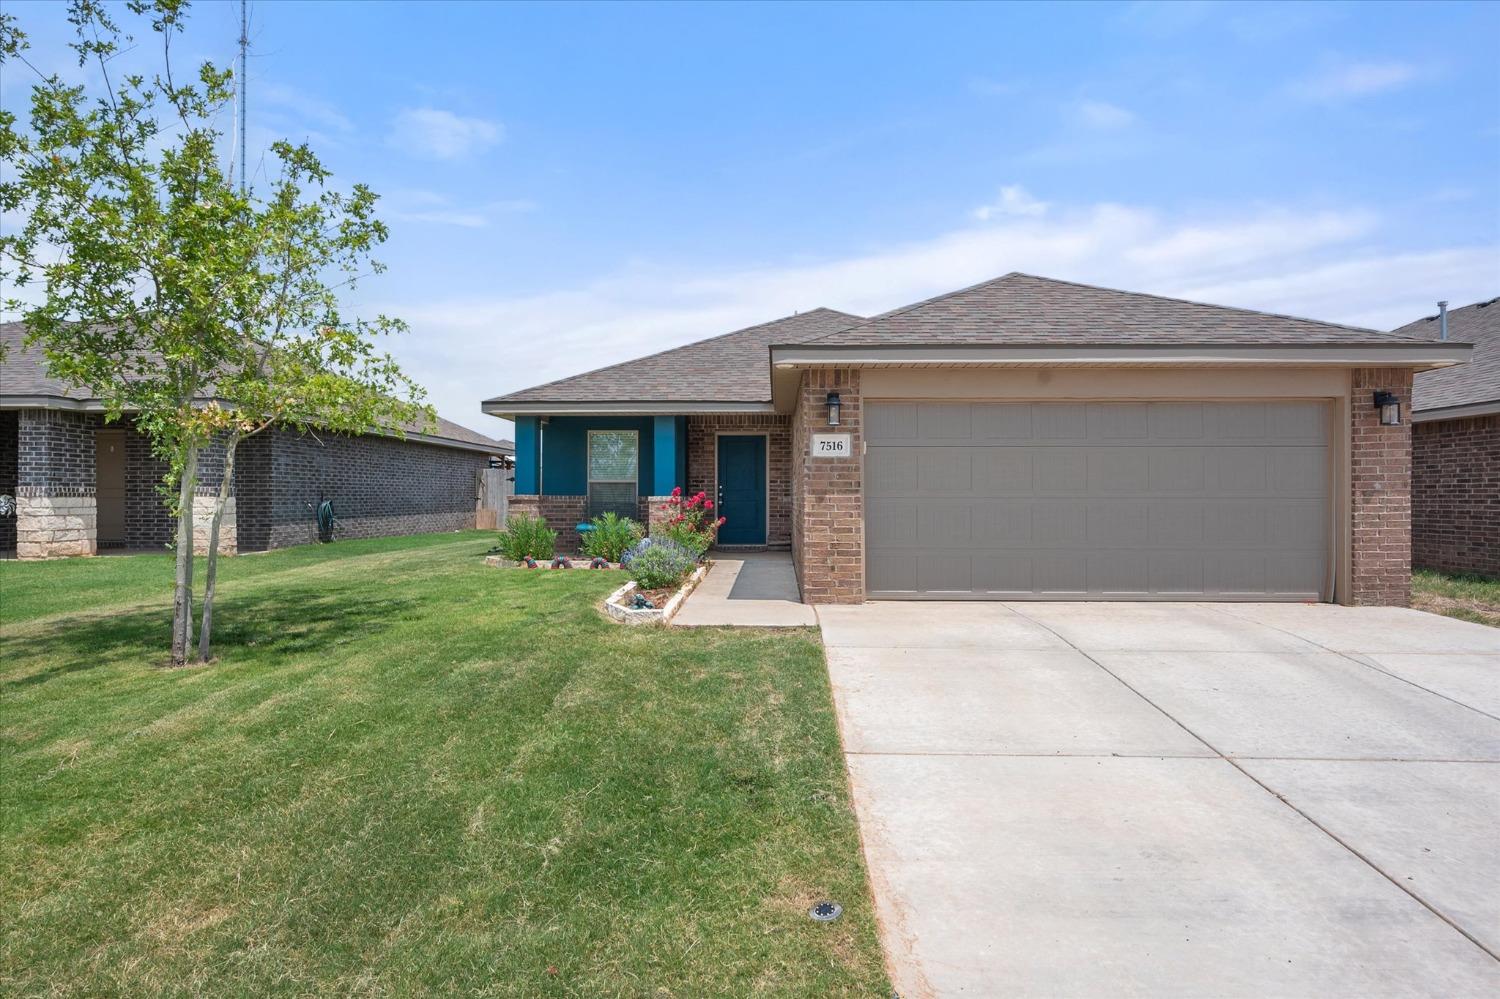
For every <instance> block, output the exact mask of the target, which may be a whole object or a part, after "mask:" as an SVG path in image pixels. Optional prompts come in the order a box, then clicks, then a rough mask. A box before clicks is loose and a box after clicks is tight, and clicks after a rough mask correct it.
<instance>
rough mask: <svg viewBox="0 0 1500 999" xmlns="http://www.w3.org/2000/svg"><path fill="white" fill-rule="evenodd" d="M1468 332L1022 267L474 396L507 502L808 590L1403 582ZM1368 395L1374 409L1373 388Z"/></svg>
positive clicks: (1198, 594)
mask: <svg viewBox="0 0 1500 999" xmlns="http://www.w3.org/2000/svg"><path fill="white" fill-rule="evenodd" d="M1468 355H1469V348H1468V347H1467V346H1465V345H1463V344H1460V343H1456V342H1448V343H1437V342H1433V341H1432V340H1430V339H1428V338H1425V337H1416V336H1410V335H1399V334H1391V333H1382V332H1377V331H1374V330H1367V329H1358V328H1354V327H1349V326H1340V325H1337V324H1334V323H1325V322H1318V321H1314V320H1309V319H1297V318H1293V317H1290V316H1281V315H1271V314H1267V313H1261V312H1251V311H1247V310H1244V309H1231V308H1223V307H1218V306H1213V305H1203V304H1199V303H1196V302H1187V301H1180V300H1177V299H1170V298H1161V297H1158V296H1154V295H1142V294H1135V293H1131V292H1123V291H1112V290H1109V289H1105V288H1097V287H1092V286H1088V285H1082V284H1074V283H1071V282H1067V281H1056V280H1050V279H1047V278H1041V277H1034V276H1031V275H1026V274H1007V275H1005V276H1003V277H1000V278H997V279H995V280H992V281H988V282H985V283H983V284H979V285H975V286H973V287H971V288H965V289H962V290H959V291H955V292H952V293H950V294H946V295H941V296H938V297H936V298H932V299H928V300H927V301H923V302H918V303H916V304H915V305H909V306H906V307H904V308H900V309H895V310H893V311H891V312H887V313H885V314H883V315H879V316H875V317H874V318H870V319H860V318H858V317H855V316H851V315H848V314H845V313H840V312H835V311H832V310H830V309H815V310H813V311H811V312H806V313H801V314H798V315H794V316H788V317H786V318H784V319H779V320H776V321H774V322H770V323H765V324H763V325H760V326H752V327H750V328H748V329H744V330H740V331H738V332H734V333H729V334H726V335H724V336H720V337H716V338H714V339H709V340H704V341H701V342H699V343H694V344H689V345H688V346H685V347H680V348H677V349H675V350H668V351H664V352H662V353H659V354H654V355H652V356H650V357H645V358H641V359H640V360H635V361H629V362H626V363H624V364H617V365H614V366H612V367H607V368H603V369H600V370H598V371H593V372H589V373H587V374H582V375H577V376H574V377H571V378H564V379H562V380H560V381H554V382H551V383H549V384H546V385H540V386H537V387H535V388H529V389H524V390H522V391H519V392H514V393H511V394H509V395H503V396H499V397H497V398H494V399H490V400H488V401H486V402H484V403H483V409H484V411H485V412H486V413H490V414H493V415H496V416H503V417H506V418H509V419H512V420H514V421H515V423H516V496H515V497H514V498H513V500H512V509H513V510H517V511H520V510H531V511H535V512H536V513H538V514H540V515H541V516H543V517H545V518H546V519H547V520H548V521H549V522H550V523H551V525H552V526H553V527H554V528H555V529H556V530H558V531H559V532H560V533H561V534H562V536H563V544H571V543H575V542H576V540H577V538H576V534H574V533H573V526H574V525H575V524H576V523H577V522H578V521H579V520H581V519H582V518H583V517H584V516H585V515H586V514H587V513H590V512H596V511H599V510H602V509H617V510H621V511H624V512H635V513H636V515H637V516H639V517H641V518H642V519H644V520H646V521H648V522H649V521H651V520H653V519H655V518H657V517H658V516H659V513H658V506H659V504H660V502H661V499H662V497H664V496H666V495H667V494H669V493H670V491H671V490H672V488H673V487H676V486H683V487H685V488H686V489H687V490H688V491H690V492H696V491H698V490H704V491H706V492H708V493H709V494H710V495H711V496H713V497H714V498H715V499H716V500H717V501H718V507H719V510H720V512H721V513H722V514H723V515H724V516H726V517H727V518H728V523H727V524H726V525H725V527H724V529H723V531H722V533H721V535H720V539H719V540H720V544H721V545H767V546H777V545H785V546H790V548H791V552H792V560H793V564H794V566H795V568H796V571H797V575H798V578H799V581H800V583H801V586H802V594H803V599H804V600H806V601H808V602H810V603H853V602H861V601H864V600H866V599H944V600H955V599H1008V600H1018V599H1032V598H1035V599H1077V600H1154V599H1172V600H1241V599H1254V600H1324V601H1336V602H1340V603H1352V604H1405V603H1407V601H1408V599H1409V593H1410V522H1409V513H1410V511H1409V502H1410V494H1409V484H1410V474H1411V458H1410V455H1411V450H1410V448H1411V427H1410V424H1409V421H1408V419H1407V411H1408V410H1409V407H1410V403H1411V386H1412V376H1413V374H1414V373H1415V372H1418V371H1425V370H1428V369H1434V368H1441V367H1445V366H1448V365H1455V364H1460V363H1462V362H1463V361H1464V360H1466V359H1467V357H1468ZM1377 403H1378V405H1377Z"/></svg>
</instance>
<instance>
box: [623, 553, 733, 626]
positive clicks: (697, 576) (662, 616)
mask: <svg viewBox="0 0 1500 999" xmlns="http://www.w3.org/2000/svg"><path fill="white" fill-rule="evenodd" d="M710 564H711V563H707V562H705V563H704V564H703V565H700V566H698V568H696V569H694V570H693V572H692V574H691V575H690V576H688V578H687V579H685V580H684V581H683V583H682V585H681V586H679V587H678V588H677V591H676V592H675V593H672V596H671V597H670V598H669V599H668V600H667V602H666V603H665V604H664V605H661V606H657V607H647V608H642V609H640V610H637V609H635V608H634V607H631V606H630V601H631V598H632V597H634V596H635V594H636V592H637V591H638V590H639V589H640V587H639V586H638V585H636V582H635V580H633V579H632V580H631V581H630V582H628V583H626V584H625V585H624V586H622V587H620V588H619V589H618V590H615V591H614V592H613V593H611V594H610V595H609V596H607V597H605V598H604V612H605V613H606V614H608V615H609V616H610V617H611V618H613V619H614V620H616V621H619V622H620V623H622V624H666V623H667V622H668V621H671V620H672V618H673V617H674V616H676V614H677V612H678V611H679V610H681V609H682V602H683V601H684V600H686V599H687V598H688V594H690V593H692V592H693V590H695V589H696V588H697V586H698V584H699V583H701V582H702V581H703V577H704V576H705V575H707V574H708V568H709V565H710ZM668 592H670V591H668Z"/></svg>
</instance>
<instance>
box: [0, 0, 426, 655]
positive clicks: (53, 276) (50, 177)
mask: <svg viewBox="0 0 1500 999" xmlns="http://www.w3.org/2000/svg"><path fill="white" fill-rule="evenodd" d="M126 8H127V9H128V11H129V12H130V13H131V14H132V15H135V16H136V17H142V18H146V19H147V20H149V23H150V29H151V31H152V32H153V33H154V34H155V35H157V36H158V38H159V41H160V45H161V60H160V68H159V70H158V71H157V72H155V73H153V74H151V75H149V76H147V75H145V74H140V73H130V74H126V75H123V76H120V78H119V79H118V80H117V79H116V76H117V74H116V72H115V66H114V64H115V63H116V61H117V60H118V58H119V57H120V55H121V53H122V52H123V51H125V50H126V49H127V48H128V47H129V45H130V43H131V42H132V38H131V37H130V36H129V35H127V34H125V33H124V32H123V31H121V29H120V28H119V27H118V25H117V24H116V23H115V21H114V19H113V17H112V15H111V14H110V12H109V10H108V9H107V8H106V7H105V5H104V4H103V3H102V2H100V0H71V2H70V4H69V6H68V16H69V21H70V22H71V23H72V25H73V26H74V29H75V40H74V42H73V43H72V47H73V49H74V50H75V51H76V52H77V55H78V62H79V66H80V68H81V69H87V68H89V67H90V66H92V67H94V68H96V69H97V72H98V76H99V80H100V83H99V85H98V87H97V92H95V93H92V94H91V93H90V90H89V87H88V86H87V85H86V84H81V83H80V84H69V83H67V82H65V81H64V80H63V79H62V78H61V77H60V76H57V75H52V76H46V77H40V78H39V80H38V82H37V83H36V84H35V85H34V86H33V88H32V94H31V107H30V122H29V127H25V128H23V127H21V126H20V124H19V123H18V121H17V120H16V117H15V116H14V115H13V114H8V113H3V112H0V210H3V211H5V212H6V213H11V214H20V215H22V216H23V217H24V219H25V221H24V223H23V225H21V226H20V227H19V228H18V229H17V230H16V231H14V232H7V233H0V267H6V268H8V269H9V270H8V271H5V272H0V277H4V278H13V279H14V281H15V283H16V285H17V286H18V287H23V288H24V287H28V286H34V287H36V288H37V289H38V290H39V292H40V294H39V296H38V297H39V298H40V301H39V302H35V301H33V302H30V303H27V302H22V301H11V302H7V303H6V307H7V309H8V310H9V311H17V312H19V313H20V314H21V316H22V318H23V319H24V321H25V323H26V327H27V338H28V341H29V342H32V343H37V344H40V345H41V346H42V347H43V349H44V351H45V353H46V356H47V359H48V365H49V368H50V369H51V371H52V373H53V374H55V375H56V376H58V377H61V378H63V379H66V380H68V381H69V382H71V383H73V384H75V385H78V386H87V387H88V388H89V389H90V390H91V391H92V392H94V393H95V394H96V395H98V396H99V397H100V398H101V399H103V400H104V402H105V405H106V408H107V418H108V419H111V420H113V419H118V418H119V417H120V415H121V414H122V413H125V412H130V413H133V414H134V415H135V421H136V426H137V427H138V428H139V429H140V430H141V431H142V432H144V433H145V434H147V436H148V437H149V438H150V440H151V442H152V446H153V449H154V450H155V451H156V453H157V454H158V455H159V456H161V457H162V458H164V459H165V460H166V461H167V463H168V466H169V471H168V474H167V480H166V484H167V487H168V488H169V489H170V490H171V492H172V494H173V495H174V496H175V499H174V500H173V502H172V506H173V509H174V513H175V516H176V521H177V528H176V583H175V588H174V597H173V624H172V661H173V662H174V663H183V662H186V661H187V659H188V657H189V655H190V654H191V652H192V647H193V616H192V595H193V542H194V530H193V528H194V502H193V501H194V496H195V494H196V490H197V480H198V462H199V457H200V454H201V453H202V452H203V451H204V449H206V448H209V447H211V446H215V445H220V444H221V445H222V446H223V447H224V448H225V454H226V459H225V466H226V467H225V469H224V476H223V485H222V486H221V488H220V491H219V495H218V496H217V497H215V502H214V505H213V512H212V517H211V523H210V534H211V536H212V537H211V543H210V546H209V563H208V569H207V576H208V581H207V592H206V593H205V601H204V612H205V613H204V620H203V628H202V630H201V634H200V638H201V641H200V645H199V654H200V655H201V656H203V657H205V658H206V657H207V655H208V652H209V630H210V627H211V624H212V600H213V584H214V579H215V575H216V570H217V548H218V545H217V540H218V538H217V535H218V532H219V529H220V523H221V521H222V516H223V512H224V507H225V503H226V502H227V499H228V495H229V488H230V485H229V483H230V476H231V475H232V472H233V460H234V458H233V456H234V449H235V447H236V446H237V445H238V443H239V442H240V441H241V440H243V439H244V438H245V437H246V436H249V435H252V434H255V433H259V432H261V431H263V430H264V429H265V428H266V427H268V426H271V425H272V424H274V423H276V422H278V421H279V422H286V423H291V424H294V425H297V426H301V427H304V428H306V427H311V426H317V427H324V428H327V429H329V430H332V431H336V432H339V431H341V432H349V433H359V432H366V431H372V430H380V429H386V428H390V429H392V430H394V431H395V432H397V433H399V432H400V428H401V427H402V426H403V425H407V424H410V423H411V422H413V421H414V420H415V419H417V418H418V417H421V416H424V415H426V416H428V418H430V411H428V410H426V409H425V408H424V407H421V406H420V405H419V404H418V400H419V399H420V390H419V389H417V387H416V386H415V385H414V384H413V383H411V382H410V381H409V380H408V379H406V378H405V377H404V376H403V375H402V374H401V372H400V369H399V368H398V366H397V365H396V364H395V362H394V361H392V359H391V358H390V357H389V355H386V354H383V353H380V352H378V351H377V350H376V347H375V340H376V338H377V337H378V336H380V335H382V334H386V333H392V332H398V331H401V330H403V329H404V328H405V327H404V325H403V324H402V323H401V322H400V321H399V320H395V319H391V318H389V317H385V316H378V317H376V318H374V319H372V320H368V321H365V320H361V319H358V318H354V317H349V316H346V315H344V314H343V313H342V311H341V310H340V308H339V293H340V291H341V290H343V289H347V288H349V287H351V286H352V285H353V284H354V281H355V280H356V278H357V277H359V276H360V275H361V274H363V273H366V272H379V271H380V270H381V267H380V265H379V264H378V263H376V262H375V261H374V260H372V259H371V257H370V254H371V253H372V251H373V250H374V248H375V247H376V246H378V245H379V244H380V243H381V242H383V241H384V239H385V238H386V229H385V226H384V225H383V224H382V223H381V222H380V221H379V220H378V219H377V218H376V217H375V214H374V208H375V201H376V198H375V195H374V194H373V193H372V192H371V191H370V190H369V189H368V188H366V187H364V186H362V185H356V186H354V187H353V188H352V189H351V190H350V191H349V192H348V193H342V192H339V191H337V190H334V189H332V188H330V187H329V186H328V180H329V174H328V172H327V170H325V169H324V167H323V165H322V164H321V162H320V161H319V160H318V158H317V157H316V156H315V155H314V154H313V152H312V151H311V150H310V149H308V148H307V147H306V146H294V145H292V144H290V143H286V142H279V143H276V144H274V145H273V147H272V150H271V155H272V158H273V161H274V164H275V165H274V167H273V171H272V172H273V173H274V174H275V175H276V176H275V179H274V180H273V181H271V182H270V190H269V193H268V195H267V196H266V197H264V198H260V197H256V196H255V195H253V194H245V193H241V192H240V191H238V190H236V187H235V184H234V181H233V178H232V177H231V176H230V174H229V172H228V171H227V170H226V169H224V168H223V167H221V165H220V157H221V154H222V152H223V144H224V143H223V139H224V136H223V130H222V128H221V126H220V124H219V123H220V121H221V120H222V118H223V116H224V113H225V110H226V108H227V107H228V105H229V103H230V101H231V100H232V91H231V76H230V73H229V71H228V70H223V69H219V68H218V67H215V66H213V65H212V64H209V63H204V64H202V65H201V66H199V67H198V69H197V73H196V75H195V76H194V77H192V78H191V79H188V80H183V79H180V78H178V77H176V76H175V75H174V73H173V65H172V41H173V39H174V37H176V36H177V35H178V34H179V33H180V32H181V31H182V28H183V24H184V18H185V16H186V13H187V9H188V5H187V3H186V2H185V0H129V2H128V3H127V4H126ZM24 47H25V40H24V36H23V35H22V34H21V32H20V31H19V30H17V27H16V24H15V22H14V19H13V18H10V17H5V16H3V15H0V59H3V60H4V66H5V69H6V71H7V72H10V71H13V70H14V69H15V68H16V67H15V63H17V62H21V63H23V64H24V63H25V57H24ZM38 75H39V76H40V74H38Z"/></svg>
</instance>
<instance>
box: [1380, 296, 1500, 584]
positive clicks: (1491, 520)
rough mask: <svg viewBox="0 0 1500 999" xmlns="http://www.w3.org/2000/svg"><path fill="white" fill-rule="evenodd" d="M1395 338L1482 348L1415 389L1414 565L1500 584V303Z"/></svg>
mask: <svg viewBox="0 0 1500 999" xmlns="http://www.w3.org/2000/svg"><path fill="white" fill-rule="evenodd" d="M1445 306H1446V303H1445ZM1395 332H1396V333H1397V334H1399V335H1402V336H1419V337H1422V338H1424V339H1428V340H1437V341H1439V342H1442V341H1444V340H1449V341H1458V342H1463V343H1472V344H1473V345H1474V357H1473V359H1472V360H1471V361H1470V362H1469V363H1468V364H1465V365H1462V366H1460V367H1457V368H1444V369H1441V370H1437V371H1424V372H1422V373H1420V374H1418V375H1417V377H1416V383H1415V385H1414V386H1413V391H1414V396H1413V400H1412V466H1411V474H1412V504H1411V560H1412V565H1414V566H1417V567H1418V568H1422V569H1437V570H1439V571H1442V572H1459V573H1479V574H1481V575H1487V576H1497V577H1500V298H1492V299H1489V300H1488V301H1485V302H1475V303H1474V304H1473V305H1466V306H1464V307H1463V308H1461V309H1454V310H1453V311H1451V312H1449V311H1447V309H1446V307H1444V308H1443V310H1442V311H1441V312H1439V313H1438V314H1437V315H1434V316H1428V317H1426V318H1425V319H1418V320H1417V321H1416V322H1414V323H1408V324H1407V325H1405V326H1403V327H1401V328H1400V329H1398V330H1396V331H1395Z"/></svg>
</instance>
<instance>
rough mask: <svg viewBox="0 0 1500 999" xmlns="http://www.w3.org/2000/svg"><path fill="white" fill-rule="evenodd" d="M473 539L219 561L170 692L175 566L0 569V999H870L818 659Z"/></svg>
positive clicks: (141, 563)
mask: <svg viewBox="0 0 1500 999" xmlns="http://www.w3.org/2000/svg"><path fill="white" fill-rule="evenodd" d="M491 540H492V535H489V534H482V533H478V532H474V533H467V534H459V535H454V534H447V535H435V536H427V537H420V538H400V539H386V540H380V541H355V542H340V543H338V544H335V545H330V546H323V547H319V546H312V547H307V548H300V549H291V550H288V551H283V552H276V553H272V554H269V555H255V556H243V557H240V558H236V559H231V560H229V561H228V563H227V565H225V566H224V569H223V580H222V583H221V587H220V593H221V597H220V601H219V607H218V609H217V620H218V621H219V622H220V624H219V628H218V636H217V637H218V645H217V647H218V651H219V654H220V656H221V661H220V662H219V663H218V664H216V665H213V666H208V667H197V668H188V669H181V670H170V669H164V668H162V667H161V666H160V663H161V662H162V660H163V658H164V646H165V643H166V641H167V637H168V623H169V598H170V580H171V568H170V565H169V563H168V561H167V558H166V557H165V556H154V555H153V556H140V557H120V558H100V559H89V560H74V561H68V562H52V563H40V564H26V563H14V562H9V563H0V639H3V643H0V688H3V692H0V757H3V766H4V775H3V787H4V794H3V801H0V993H3V994H7V995H29V994H37V995H78V996H83V995H88V996H95V995H155V994H176V995H200V994H234V995H262V994H302V995H311V994H339V993H343V994H351V993H352V994H359V995H392V994H395V995H406V994H413V993H448V994H458V993H463V994H476V995H477V994H484V995H515V996H552V995H557V996H616V995H628V996H683V997H689V996H703V995H775V996H782V995H827V994H835V995H859V996H875V995H881V994H886V995H888V994H889V986H888V985H887V984H886V982H885V977H884V971H883V968H882V964H881V957H880V952H879V948H878V944H877V943H876V937H875V930H874V919H873V915H872V912H871V906H870V902H869V898H868V889H867V886H866V883H865V875H864V871H863V867H862V865H861V861H860V854H859V846H858V839H857V834H856V830H855V825H854V819H853V815H852V813H851V811H850V808H849V803H848V795H847V783H846V780H845V775H844V770H843V764H842V759H841V756H840V754H839V751H838V740H837V735H836V732H835V725H834V717H833V712H832V707H831V704H830V699H829V692H828V685H827V678H826V674H825V672H824V668H823V654H822V649H821V647H820V646H819V644H818V642H817V639H816V635H815V634H814V633H812V632H810V631H799V632H791V633H772V632H764V631H728V630H709V631H687V630H683V631H677V630H671V631H664V630H660V629H635V630H629V629H624V628H621V627H620V626H617V625H613V624H611V623H609V622H607V621H606V620H605V619H604V618H603V617H602V616H601V615H600V614H598V613H597V611H596V610H595V609H594V605H595V603H596V602H597V601H598V600H599V599H600V598H601V597H602V596H603V595H604V594H605V593H606V592H607V591H608V590H609V589H610V588H611V587H612V586H615V585H618V583H619V581H620V579H619V577H618V576H617V575H616V574H612V573H601V572H588V571H581V570H575V571H570V572H548V571H525V570H498V569H490V568H486V567H485V566H484V565H483V563H482V555H483V554H484V552H485V550H486V549H487V548H488V546H489V544H490V542H491ZM822 897H831V898H834V899H836V900H838V901H839V902H841V903H843V905H844V907H845V913H846V914H845V916H844V917H843V919H842V920H840V921H839V922H837V923H833V924H828V925H823V924H815V923H813V922H812V921H810V920H809V919H808V918H807V916H806V914H805V910H806V908H807V907H808V905H810V904H811V903H812V902H813V901H815V900H816V899H819V898H822Z"/></svg>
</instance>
